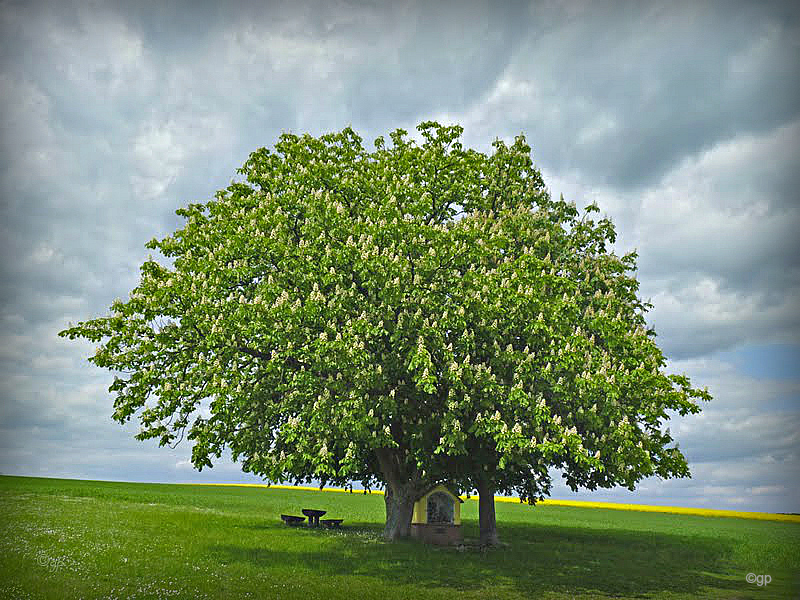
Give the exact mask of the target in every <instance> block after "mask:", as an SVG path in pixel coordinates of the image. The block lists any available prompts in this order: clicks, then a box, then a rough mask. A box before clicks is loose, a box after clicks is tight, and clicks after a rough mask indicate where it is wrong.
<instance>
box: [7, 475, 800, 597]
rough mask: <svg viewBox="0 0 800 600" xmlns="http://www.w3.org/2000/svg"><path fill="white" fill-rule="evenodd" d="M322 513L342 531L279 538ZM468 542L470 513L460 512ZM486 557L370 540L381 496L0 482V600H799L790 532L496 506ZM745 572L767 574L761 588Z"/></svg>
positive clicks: (793, 529)
mask: <svg viewBox="0 0 800 600" xmlns="http://www.w3.org/2000/svg"><path fill="white" fill-rule="evenodd" d="M302 508H322V509H325V510H327V511H328V515H327V516H330V517H332V518H335V517H341V518H344V519H345V525H346V528H345V529H344V530H342V531H340V532H336V531H317V530H308V529H304V528H288V527H286V526H284V525H283V524H282V523H281V521H280V520H279V518H278V516H279V515H280V514H281V513H287V512H288V513H292V514H299V512H300V509H302ZM462 509H463V510H462V515H463V517H464V520H465V523H464V533H465V536H466V537H467V538H475V537H477V503H476V502H472V501H468V502H466V503H465V504H464V505H463V506H462ZM497 518H498V523H499V527H500V532H501V536H502V537H503V539H504V540H505V541H506V542H508V544H509V545H508V546H507V547H504V548H500V549H497V550H493V551H490V552H485V553H484V552H480V551H477V550H467V551H465V552H459V551H457V550H454V549H440V548H435V547H430V546H425V545H421V544H418V543H416V542H412V541H409V542H400V543H395V544H386V543H384V542H382V541H381V540H380V531H381V523H382V520H383V497H382V496H378V495H367V496H365V495H361V494H352V495H351V494H342V493H320V492H313V491H297V490H277V489H261V488H240V487H205V486H189V485H186V486H184V485H158V484H135V483H109V482H96V481H73V480H56V479H32V478H20V477H0V598H58V599H61V598H302V599H303V600H310V599H313V598H326V599H327V598H347V599H348V600H352V599H355V598H381V599H386V600H389V599H392V598H442V599H444V598H447V599H448V600H452V598H454V597H462V598H482V599H485V598H546V599H547V598H549V599H556V598H559V599H560V598H580V599H588V598H612V597H613V598H670V599H671V598H731V599H733V598H737V599H738V598H795V597H797V595H798V592H800V581H798V573H800V552H799V551H798V550H800V524H798V523H780V522H768V521H752V520H745V519H736V518H711V517H700V516H689V515H675V514H657V513H640V512H625V511H613V510H604V509H597V508H574V507H557V506H546V505H545V506H537V507H535V508H532V507H529V506H525V505H518V504H508V503H497ZM748 573H754V574H758V575H770V577H771V578H772V581H771V582H770V583H769V584H768V585H766V586H761V587H759V586H758V585H756V584H750V583H747V582H746V581H745V576H746V575H747V574H748Z"/></svg>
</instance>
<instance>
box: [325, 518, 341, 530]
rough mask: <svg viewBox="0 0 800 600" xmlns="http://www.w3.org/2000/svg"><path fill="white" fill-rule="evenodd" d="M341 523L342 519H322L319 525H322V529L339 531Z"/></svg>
mask: <svg viewBox="0 0 800 600" xmlns="http://www.w3.org/2000/svg"><path fill="white" fill-rule="evenodd" d="M342 521H344V519H322V520H321V521H320V523H322V526H323V527H327V528H328V529H340V528H341V526H342Z"/></svg>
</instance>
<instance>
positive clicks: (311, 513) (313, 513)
mask: <svg viewBox="0 0 800 600" xmlns="http://www.w3.org/2000/svg"><path fill="white" fill-rule="evenodd" d="M326 512H328V511H327V510H314V509H312V508H304V509H303V514H304V515H305V516H307V517H308V526H309V527H319V518H320V517H321V516H322V515H324V514H325V513H326Z"/></svg>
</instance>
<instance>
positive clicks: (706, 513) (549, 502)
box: [191, 483, 800, 523]
mask: <svg viewBox="0 0 800 600" xmlns="http://www.w3.org/2000/svg"><path fill="white" fill-rule="evenodd" d="M191 485H213V486H236V487H263V488H267V487H273V488H277V489H281V490H309V491H316V492H319V491H323V492H345V493H349V491H350V490H345V489H343V488H327V487H326V488H323V489H322V490H320V489H319V488H317V487H310V486H295V485H266V484H263V483H197V484H191ZM357 491H361V490H353V492H354V493H355V492H357ZM368 493H370V494H383V492H382V491H381V490H373V491H371V492H368ZM461 498H462V499H463V500H467V499H468V498H467V497H466V496H461ZM476 498H477V497H476V496H473V497H471V499H472V500H475V499H476ZM495 501H496V502H519V498H512V497H508V496H495ZM538 504H540V505H543V506H575V507H579V508H607V509H611V510H636V511H641V512H658V513H675V514H679V515H699V516H702V517H737V518H740V519H757V520H760V521H787V522H791V523H800V515H786V514H780V513H765V512H751V511H742V510H715V509H712V508H690V507H684V506H654V505H649V504H621V503H616V502H587V501H584V500H556V499H551V498H548V499H546V500H543V501H541V502H539V503H538Z"/></svg>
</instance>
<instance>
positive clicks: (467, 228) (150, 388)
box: [61, 122, 709, 544]
mask: <svg viewBox="0 0 800 600" xmlns="http://www.w3.org/2000/svg"><path fill="white" fill-rule="evenodd" d="M418 130H419V132H420V134H421V136H422V141H421V142H420V143H416V142H414V141H413V140H410V139H408V138H407V132H405V131H403V130H396V131H395V132H393V133H391V134H390V140H391V141H390V143H388V144H387V142H386V141H385V140H384V139H383V138H378V139H377V140H376V141H375V148H374V150H373V151H367V150H366V149H365V148H364V146H363V145H362V140H361V138H360V137H359V136H358V135H357V134H356V133H355V132H354V131H353V130H352V129H350V128H347V129H345V130H344V131H342V132H341V133H336V134H329V135H323V136H321V137H319V138H316V137H312V136H310V135H303V136H296V135H292V134H284V135H282V136H281V137H280V139H279V141H278V142H277V143H276V144H275V147H274V150H272V151H271V150H268V149H266V148H262V149H260V150H257V151H256V152H254V153H253V154H251V155H250V157H249V159H248V160H247V162H246V163H245V164H244V166H243V167H242V168H241V169H240V170H239V173H240V175H242V178H241V179H240V181H238V182H235V183H232V184H231V185H230V186H229V187H228V188H226V189H224V190H222V191H220V192H219V193H217V194H216V196H215V198H214V199H212V200H209V201H208V202H206V203H203V204H190V205H189V206H187V207H186V208H182V209H180V210H178V211H177V212H178V214H179V215H181V216H182V217H184V218H185V221H186V222H185V225H184V227H183V228H181V229H179V230H178V231H176V232H175V233H174V234H172V235H170V236H168V237H166V238H164V239H161V240H158V239H154V240H152V241H151V242H149V243H148V244H147V245H148V247H149V248H151V249H152V250H157V251H158V252H160V254H161V255H162V258H161V259H159V260H156V259H152V258H151V259H149V260H147V261H146V262H145V263H144V264H143V265H142V266H141V280H140V283H139V285H138V286H137V287H136V288H134V289H133V290H132V291H131V293H130V296H129V298H128V299H127V300H124V301H123V300H116V301H114V302H113V303H112V305H111V310H110V314H108V315H106V316H102V317H98V318H95V319H91V320H88V321H85V322H82V323H78V324H77V325H75V326H70V327H69V328H68V329H66V330H64V331H62V332H61V335H62V336H67V337H70V338H76V337H82V338H87V339H90V340H93V341H95V342H97V343H98V344H99V345H98V347H97V352H96V354H95V355H94V356H92V357H91V358H90V360H91V361H92V362H93V363H94V364H96V365H97V366H99V367H104V368H107V369H109V370H110V371H112V372H113V373H114V381H113V383H112V384H111V386H110V391H111V392H112V393H114V394H115V400H114V408H115V410H114V415H113V416H114V419H116V420H117V421H119V422H126V421H128V420H130V419H136V420H138V422H139V424H140V427H141V429H140V432H139V434H138V436H137V437H138V438H139V439H142V440H144V439H151V438H155V439H157V440H158V441H159V443H160V444H162V445H175V444H177V443H178V442H179V441H180V440H182V439H183V438H184V436H185V437H186V438H187V439H188V440H189V443H190V444H191V447H192V461H193V463H194V465H195V466H196V467H197V468H198V469H202V468H204V467H210V466H212V464H213V460H214V459H216V458H219V457H220V456H221V455H222V452H223V451H224V450H225V449H228V450H229V451H230V452H231V454H232V457H233V459H234V460H237V461H240V462H241V464H242V468H243V470H244V471H246V472H250V473H254V474H257V475H260V476H263V477H264V478H266V479H267V480H269V481H273V482H278V481H287V480H289V481H295V482H303V481H312V480H317V481H320V482H322V483H323V484H339V485H348V484H350V483H352V482H355V481H358V482H360V483H361V484H362V485H364V486H365V487H374V486H382V487H384V489H385V499H386V527H385V532H384V534H385V537H386V538H387V539H396V538H398V537H404V536H406V535H408V532H409V528H410V522H411V513H412V508H413V502H414V501H415V500H416V498H417V497H418V496H419V494H420V493H422V492H424V491H425V489H427V488H428V487H429V486H431V485H432V484H434V483H436V482H440V481H448V482H450V483H452V484H453V485H455V486H457V487H460V488H461V489H462V490H466V491H471V490H478V492H479V495H480V529H481V539H482V541H483V542H484V543H487V544H491V543H496V542H497V541H498V537H497V529H496V524H495V518H494V503H493V498H494V494H495V493H496V492H507V493H509V492H510V493H516V494H519V496H520V497H521V499H523V500H525V501H528V502H531V503H534V502H535V501H536V500H538V499H540V498H542V497H544V496H546V495H547V493H548V492H549V490H550V469H551V468H552V467H558V468H560V469H561V471H562V472H563V474H564V477H565V478H566V480H567V483H568V484H569V485H570V486H571V487H573V488H576V489H577V488H578V487H587V488H590V489H594V488H596V487H611V486H616V485H624V486H627V487H629V488H631V489H633V487H634V486H635V484H636V483H637V482H638V481H639V480H640V479H642V478H643V477H647V476H652V475H657V476H660V477H675V476H677V477H682V476H687V475H688V474H689V471H688V467H687V463H686V460H685V458H684V456H683V455H682V454H681V453H680V452H679V450H678V449H677V446H676V445H675V444H674V442H673V440H672V438H671V437H670V435H669V433H668V431H667V430H665V427H664V425H665V423H666V421H667V420H668V418H669V416H670V415H671V414H674V413H678V414H681V415H685V414H688V413H695V412H697V411H698V410H699V406H698V402H699V401H700V400H707V399H709V396H708V393H707V392H706V391H704V390H698V389H695V388H692V387H691V385H690V382H689V381H688V379H686V378H685V377H683V376H678V375H670V374H667V373H666V372H665V371H664V368H665V358H664V356H663V354H662V352H661V351H660V350H659V348H658V346H657V345H656V344H655V342H654V332H653V331H651V330H648V329H647V328H646V324H645V312H646V310H647V308H648V307H649V306H648V305H647V304H646V303H644V302H643V301H642V300H640V299H639V297H638V295H637V288H638V283H637V280H636V278H635V273H634V270H635V259H636V257H635V254H628V255H624V256H617V255H615V254H614V253H613V251H612V248H611V244H612V243H613V242H614V239H615V231H614V227H613V225H612V223H611V222H610V221H609V220H608V219H605V218H599V219H598V218H596V214H595V213H597V212H598V211H597V207H596V206H594V205H590V206H588V207H587V208H586V209H585V210H584V211H579V210H577V209H576V208H575V206H574V205H573V204H569V203H566V202H564V201H563V199H559V200H553V199H552V198H551V197H550V195H549V193H548V191H547V190H546V188H545V185H544V182H543V181H542V177H541V174H540V172H539V171H538V170H537V169H536V168H535V167H534V166H533V163H532V161H531V158H530V147H529V146H528V145H527V144H526V142H525V140H524V138H523V137H522V136H520V137H518V138H516V139H515V141H514V143H513V144H512V145H510V146H507V145H505V144H504V143H502V142H500V141H496V142H495V143H494V144H493V148H494V150H493V152H491V153H490V154H488V155H487V154H484V153H480V152H476V151H474V150H470V149H465V148H464V147H463V146H462V144H461V143H460V141H459V140H460V135H461V133H462V129H461V127H459V126H441V125H439V124H438V123H433V122H425V123H422V124H421V125H420V126H419V127H418Z"/></svg>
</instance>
